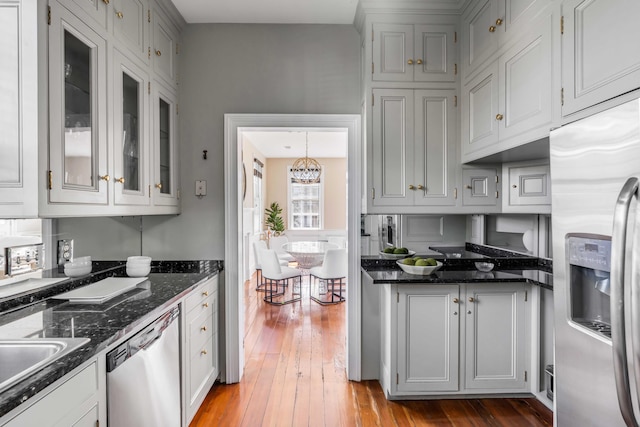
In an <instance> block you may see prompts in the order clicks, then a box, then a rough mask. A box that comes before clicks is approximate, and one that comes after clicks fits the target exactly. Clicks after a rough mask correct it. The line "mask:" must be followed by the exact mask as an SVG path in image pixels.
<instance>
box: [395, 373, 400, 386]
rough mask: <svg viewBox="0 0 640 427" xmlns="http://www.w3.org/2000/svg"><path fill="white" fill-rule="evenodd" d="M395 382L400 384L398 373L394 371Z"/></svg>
mask: <svg viewBox="0 0 640 427" xmlns="http://www.w3.org/2000/svg"><path fill="white" fill-rule="evenodd" d="M396 384H400V374H399V373H397V372H396Z"/></svg>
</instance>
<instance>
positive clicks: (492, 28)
mask: <svg viewBox="0 0 640 427" xmlns="http://www.w3.org/2000/svg"><path fill="white" fill-rule="evenodd" d="M495 31H496V27H494V26H493V25H492V26H490V27H489V32H490V33H493V32H495Z"/></svg>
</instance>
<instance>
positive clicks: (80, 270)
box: [64, 263, 91, 277]
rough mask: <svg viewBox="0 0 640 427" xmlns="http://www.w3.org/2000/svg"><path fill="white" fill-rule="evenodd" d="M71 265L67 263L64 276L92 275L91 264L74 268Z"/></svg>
mask: <svg viewBox="0 0 640 427" xmlns="http://www.w3.org/2000/svg"><path fill="white" fill-rule="evenodd" d="M70 264H71V263H66V264H65V265H64V274H65V276H67V277H80V276H86V275H87V274H89V273H91V264H89V265H78V266H73V265H70Z"/></svg>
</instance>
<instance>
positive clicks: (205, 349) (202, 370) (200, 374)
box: [189, 335, 215, 401]
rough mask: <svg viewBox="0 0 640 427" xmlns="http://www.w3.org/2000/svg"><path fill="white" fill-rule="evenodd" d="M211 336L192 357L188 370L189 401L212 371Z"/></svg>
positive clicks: (198, 391)
mask: <svg viewBox="0 0 640 427" xmlns="http://www.w3.org/2000/svg"><path fill="white" fill-rule="evenodd" d="M214 337H215V335H214V336H213V337H211V339H210V340H209V341H207V342H206V343H205V345H203V346H202V348H201V349H199V350H198V351H197V352H196V353H195V354H194V355H193V356H192V357H191V365H190V372H189V380H190V381H189V383H190V387H189V396H190V401H192V400H193V398H194V397H195V396H196V395H198V394H199V393H200V389H201V388H202V385H203V384H204V383H205V382H206V381H207V380H208V379H209V376H210V375H211V374H212V373H213V360H214V359H213V357H214V353H213V350H214V348H213V338H214Z"/></svg>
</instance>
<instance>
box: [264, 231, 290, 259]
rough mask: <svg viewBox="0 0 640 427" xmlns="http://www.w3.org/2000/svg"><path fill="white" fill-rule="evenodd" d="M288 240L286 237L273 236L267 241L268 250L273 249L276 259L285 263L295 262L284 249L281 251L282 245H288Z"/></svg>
mask: <svg viewBox="0 0 640 427" xmlns="http://www.w3.org/2000/svg"><path fill="white" fill-rule="evenodd" d="M288 242H289V239H288V238H287V236H274V237H271V238H270V239H269V249H273V250H274V251H276V255H278V259H280V260H282V261H286V262H291V261H295V258H294V257H292V256H291V255H290V254H288V253H287V252H286V251H285V250H284V249H282V245H284V244H285V243H288Z"/></svg>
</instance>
